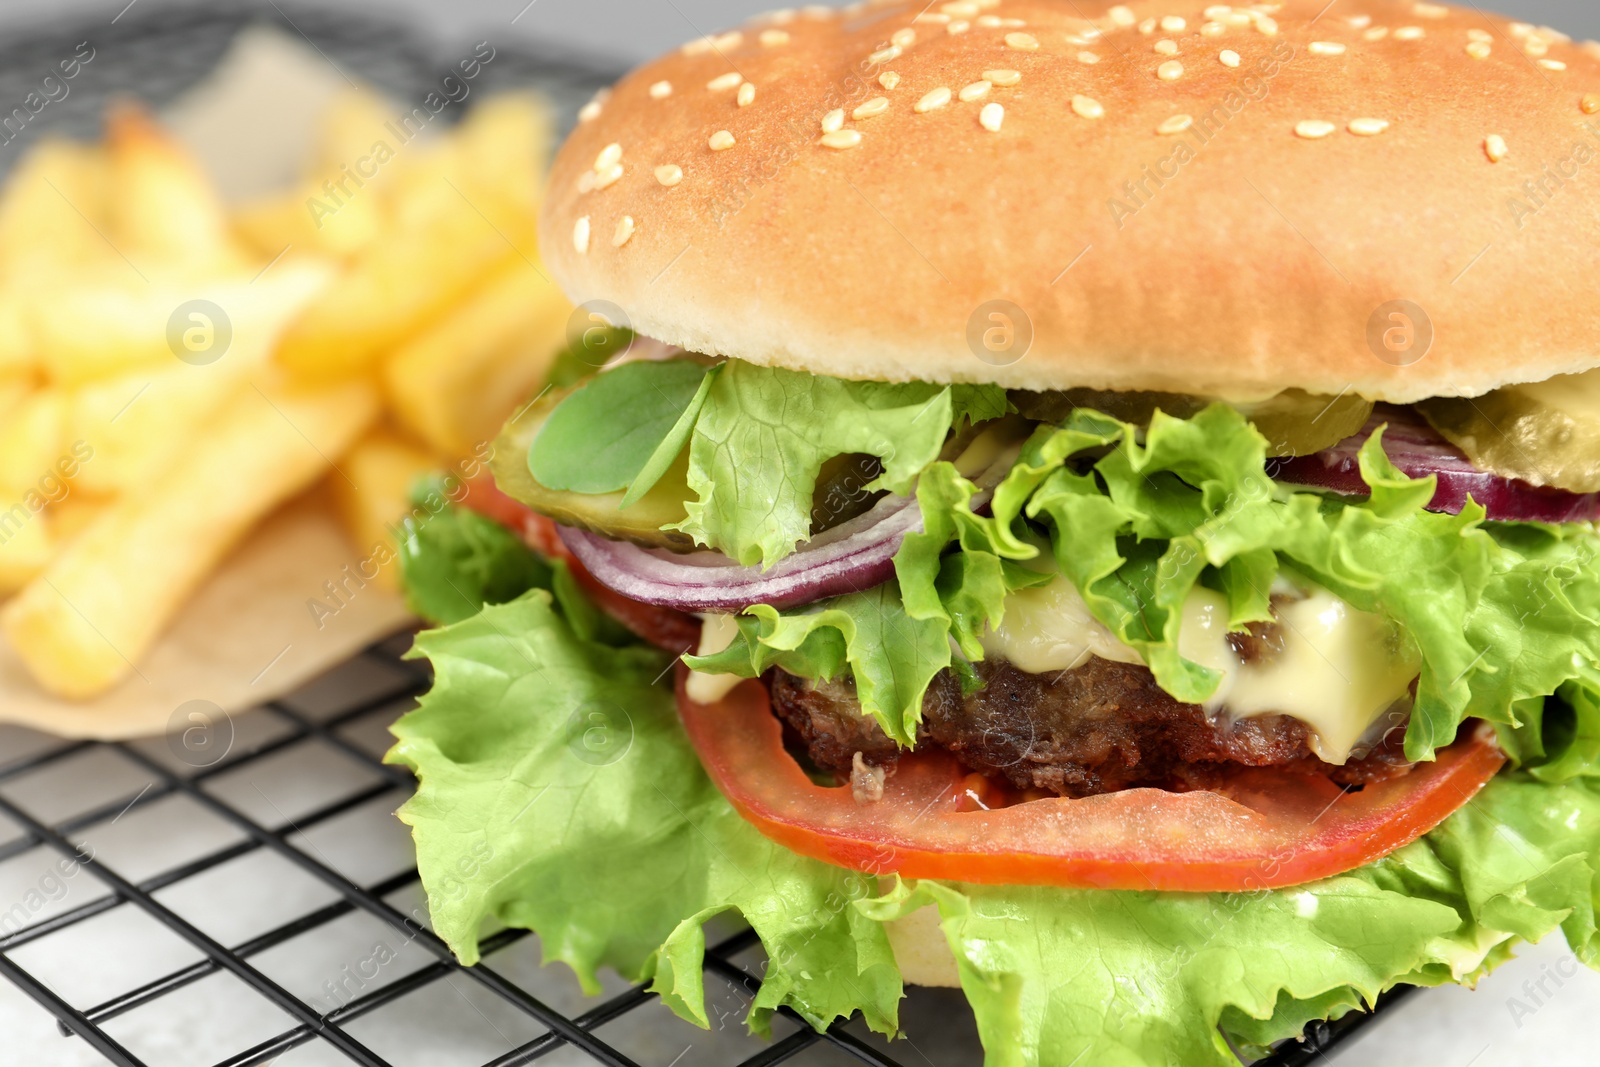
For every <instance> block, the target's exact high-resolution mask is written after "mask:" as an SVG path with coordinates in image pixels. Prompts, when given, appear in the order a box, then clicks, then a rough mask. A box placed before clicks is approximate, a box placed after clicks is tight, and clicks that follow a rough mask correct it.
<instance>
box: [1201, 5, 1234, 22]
mask: <svg viewBox="0 0 1600 1067" xmlns="http://www.w3.org/2000/svg"><path fill="white" fill-rule="evenodd" d="M1205 14H1206V18H1208V19H1225V18H1227V17H1228V16H1229V15H1231V14H1233V5H1231V4H1212V5H1211V6H1210V7H1208V8H1206V12H1205Z"/></svg>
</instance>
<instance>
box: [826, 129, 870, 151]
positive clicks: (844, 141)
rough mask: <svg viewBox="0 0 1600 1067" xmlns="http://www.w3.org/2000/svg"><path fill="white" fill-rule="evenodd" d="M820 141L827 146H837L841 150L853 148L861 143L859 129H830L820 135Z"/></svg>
mask: <svg viewBox="0 0 1600 1067" xmlns="http://www.w3.org/2000/svg"><path fill="white" fill-rule="evenodd" d="M821 143H822V144H823V145H825V146H827V147H828V148H837V149H840V150H841V151H842V150H844V149H846V148H854V147H855V146H856V145H858V144H860V143H861V131H860V130H831V131H829V132H828V133H825V134H823V135H822V142H821Z"/></svg>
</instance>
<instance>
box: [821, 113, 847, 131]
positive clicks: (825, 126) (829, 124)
mask: <svg viewBox="0 0 1600 1067" xmlns="http://www.w3.org/2000/svg"><path fill="white" fill-rule="evenodd" d="M843 126H844V108H842V107H836V108H834V109H833V110H832V111H830V112H828V113H827V114H826V115H824V116H822V132H823V133H832V132H833V131H834V130H837V129H841V128H842V127H843Z"/></svg>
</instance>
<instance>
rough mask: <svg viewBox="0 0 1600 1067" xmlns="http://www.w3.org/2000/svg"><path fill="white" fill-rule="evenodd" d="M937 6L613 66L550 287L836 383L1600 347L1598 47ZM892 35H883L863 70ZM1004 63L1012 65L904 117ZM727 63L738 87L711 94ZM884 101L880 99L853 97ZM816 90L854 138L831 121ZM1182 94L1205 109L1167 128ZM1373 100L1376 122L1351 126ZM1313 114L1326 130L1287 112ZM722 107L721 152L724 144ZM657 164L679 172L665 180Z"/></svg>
mask: <svg viewBox="0 0 1600 1067" xmlns="http://www.w3.org/2000/svg"><path fill="white" fill-rule="evenodd" d="M920 8H921V5H920V4H913V5H907V4H901V3H886V4H877V5H871V6H866V7H860V8H856V9H851V10H847V11H846V12H844V13H842V14H838V13H826V12H813V11H802V12H800V13H799V14H797V15H792V16H785V15H783V14H782V13H780V14H779V15H778V16H777V17H776V18H774V17H771V16H769V17H767V18H764V19H759V20H757V21H755V22H753V23H751V24H750V25H748V26H746V27H744V28H743V30H742V32H739V33H736V34H729V35H725V36H723V37H721V38H718V39H716V41H715V42H714V44H713V45H712V46H710V47H707V46H705V45H704V44H702V45H700V46H693V45H691V46H689V48H688V52H687V53H686V52H685V51H675V52H673V53H672V54H670V55H667V56H665V57H663V58H661V59H658V60H656V61H654V62H652V63H650V64H648V65H646V66H644V67H642V68H640V69H639V70H637V71H635V72H634V73H632V74H630V75H629V76H628V77H626V78H624V79H623V80H622V81H621V82H620V83H618V85H617V86H616V88H615V90H614V91H613V92H612V93H611V94H610V95H609V97H607V98H606V99H605V100H604V102H603V104H597V105H591V107H590V108H589V109H588V117H587V119H586V120H585V121H583V122H580V124H579V126H578V128H577V130H576V131H575V132H574V133H573V135H572V137H571V138H570V140H568V142H567V143H566V145H565V147H564V148H563V149H562V150H561V152H560V154H559V156H558V158H557V160H556V162H555V165H554V168H553V171H552V187H551V190H550V192H549V195H548V201H547V205H546V208H545V214H544V220H543V235H542V241H543V254H544V255H545V257H546V259H547V261H548V263H549V265H550V268H551V269H552V270H553V271H554V273H555V275H556V277H557V279H558V280H559V281H560V282H561V283H562V284H563V285H564V286H565V287H566V289H567V291H568V292H569V294H570V295H571V296H572V297H573V299H574V300H576V301H580V302H581V301H588V300H592V299H597V298H599V299H605V300H609V301H613V302H615V303H616V304H618V305H620V306H621V307H622V308H623V309H624V310H625V311H626V313H627V314H628V316H630V318H631V320H632V323H633V325H634V327H635V328H636V329H637V330H639V331H640V332H641V333H644V334H646V335H649V336H652V337H656V338H659V339H661V340H664V341H667V342H670V343H674V344H681V345H683V346H684V347H686V348H690V349H695V350H699V351H702V352H708V353H714V354H721V355H727V356H734V357H738V358H740V359H745V360H750V361H752V362H755V363H763V364H773V365H778V366H785V367H793V368H798V369H802V370H807V371H813V372H817V373H824V374H832V375H839V376H844V377H853V378H875V379H885V380H904V379H909V378H919V379H928V380H937V381H993V382H998V383H1001V384H1004V385H1007V386H1015V387H1023V388H1036V389H1047V388H1066V387H1072V386H1088V387H1094V388H1110V389H1154V390H1171V391H1183V392H1190V393H1200V394H1207V395H1214V396H1221V397H1226V398H1231V399H1249V398H1252V397H1258V396H1262V395H1266V394H1271V393H1274V392H1277V391H1278V390H1280V389H1283V388H1286V387H1291V386H1292V387H1299V388H1302V389H1306V390H1309V391H1311V392H1316V393H1326V394H1333V393H1339V392H1342V391H1345V390H1349V391H1353V392H1355V393H1358V394H1361V395H1364V396H1367V397H1369V398H1373V399H1384V400H1392V401H1401V402H1404V401H1410V400H1414V399H1418V398H1421V397H1425V396H1433V395H1472V394H1478V393H1482V392H1485V391H1487V390H1489V389H1492V388H1494V387H1496V386H1498V385H1501V384H1503V383H1507V382H1515V381H1532V380H1540V379H1544V378H1547V377H1550V376H1552V375H1554V374H1559V373H1564V372H1570V371H1578V370H1584V369H1588V368H1590V367H1593V366H1596V365H1597V364H1600V343H1597V342H1600V298H1597V296H1596V291H1597V290H1596V284H1595V279H1596V273H1595V267H1596V266H1597V263H1600V114H1596V115H1591V114H1589V113H1588V110H1586V108H1587V109H1589V110H1600V96H1595V97H1593V98H1592V99H1590V100H1587V101H1586V100H1585V97H1586V95H1587V94H1591V93H1596V94H1600V59H1597V58H1596V55H1597V52H1600V47H1597V46H1594V45H1592V44H1577V43H1573V42H1570V41H1567V40H1565V39H1564V38H1562V37H1560V36H1559V35H1557V34H1556V33H1555V31H1550V30H1536V29H1534V28H1533V27H1526V26H1518V25H1516V24H1513V23H1510V22H1507V21H1506V20H1504V19H1502V18H1499V17H1498V16H1485V15H1480V14H1479V13H1478V12H1476V11H1474V10H1472V9H1470V8H1455V7H1446V6H1443V5H1438V4H1428V3H1414V2H1412V0H1404V2H1400V0H1345V2H1344V3H1340V4H1338V5H1337V6H1334V7H1331V8H1330V7H1328V5H1327V0H1290V2H1288V3H1285V4H1282V5H1281V6H1280V5H1258V7H1257V10H1255V11H1249V10H1247V9H1245V8H1237V9H1224V8H1221V7H1219V6H1215V5H1211V6H1209V10H1210V12H1211V13H1210V15H1209V16H1208V14H1207V11H1208V5H1206V4H1203V3H1200V2H1198V0H1158V2H1134V3H1130V4H1128V5H1127V6H1126V8H1121V9H1109V11H1108V8H1109V5H1104V4H1103V3H1102V4H1099V5H1093V6H1091V5H1088V4H1084V5H1078V4H1066V3H1059V2H1049V0H1044V2H1041V0H1003V2H1001V3H992V0H982V2H981V3H961V2H959V0H958V2H957V3H955V4H949V3H945V4H939V3H935V4H934V5H933V6H932V7H931V8H929V9H928V14H927V15H924V16H923V17H922V18H921V19H919V20H918V21H915V22H913V21H912V19H913V16H914V15H915V14H916V12H917V11H918V10H920ZM1080 10H1081V11H1083V12H1086V13H1087V14H1089V15H1091V16H1094V18H1095V21H1094V22H1086V21H1084V20H1083V19H1082V18H1080V17H1078V15H1077V12H1078V11H1080ZM1130 10H1131V13H1132V16H1133V19H1134V23H1135V24H1134V25H1132V26H1123V25H1119V20H1120V21H1121V22H1126V21H1127V19H1128V12H1129V11H1130ZM1268 10H1271V11H1273V12H1274V13H1272V14H1270V15H1264V14H1263V13H1264V12H1266V11H1268ZM1324 10H1325V11H1326V13H1325V14H1323V15H1322V17H1321V18H1320V19H1317V18H1316V16H1317V15H1318V13H1319V12H1323V11H1324ZM1149 19H1157V20H1161V19H1166V24H1165V26H1163V25H1161V23H1160V22H1157V23H1156V24H1155V25H1154V26H1152V24H1151V23H1150V22H1148V21H1144V20H1149ZM1178 19H1181V20H1182V22H1183V26H1182V27H1181V28H1179V25H1178V21H1177V20H1178ZM1368 19H1370V21H1368ZM940 20H945V21H940ZM1012 20H1019V21H1020V23H1021V24H1020V25H1018V24H1017V22H1016V21H1012ZM997 21H998V22H999V23H1000V24H999V25H996V22H997ZM1239 21H1244V22H1246V23H1248V24H1247V25H1233V24H1231V23H1235V22H1239ZM960 22H966V23H968V24H969V25H968V28H967V29H966V30H965V31H964V32H960V33H958V34H952V33H951V32H950V31H951V30H952V29H954V28H955V27H956V25H957V24H958V23H960ZM1141 22H1142V23H1143V24H1142V25H1141V24H1140V23H1141ZM1208 23H1211V25H1208ZM1147 27H1149V28H1150V30H1149V32H1145V29H1146V28H1147ZM905 29H911V30H913V31H914V32H915V40H914V41H912V42H911V43H909V44H906V45H905V46H904V47H903V48H902V49H901V54H899V55H894V56H891V57H887V58H883V57H880V58H879V60H878V61H877V62H873V61H872V60H871V59H869V56H870V55H871V54H872V53H873V52H874V50H876V49H878V48H880V47H882V46H885V45H887V44H889V42H890V39H891V35H892V34H894V33H895V32H896V31H900V30H905ZM1380 30H1381V31H1384V32H1383V34H1382V36H1379V31H1380ZM763 31H767V32H766V33H765V37H763ZM1219 31H1220V32H1219ZM1097 34H1098V36H1096V35H1097ZM1008 35H1013V36H1011V38H1010V40H1011V42H1012V43H1011V44H1008V43H1007V38H1008ZM1015 35H1026V37H1023V36H1015ZM902 39H903V38H902ZM1029 39H1032V40H1034V41H1036V42H1037V48H1036V49H1035V50H1026V49H1027V47H1028V44H1029ZM1162 41H1170V42H1172V44H1173V45H1176V47H1177V49H1178V52H1177V54H1176V55H1169V54H1163V53H1161V52H1159V51H1157V49H1158V47H1160V48H1168V47H1169V46H1167V45H1161V44H1160V42H1162ZM1015 45H1021V46H1022V48H1021V49H1019V48H1018V47H1015ZM1224 50H1228V51H1230V52H1232V53H1236V54H1237V56H1238V57H1239V66H1238V67H1236V68H1235V67H1230V66H1227V65H1225V64H1224V61H1223V59H1224V57H1223V53H1224ZM1474 52H1475V53H1478V54H1479V55H1482V56H1483V58H1475V57H1474V55H1473V54H1472V53H1474ZM1091 56H1092V57H1097V60H1096V59H1090V57H1091ZM1169 62H1171V63H1177V64H1181V67H1182V72H1181V73H1176V68H1169V73H1174V74H1176V76H1175V77H1174V78H1172V79H1171V80H1168V79H1165V78H1163V77H1162V76H1160V74H1159V73H1158V71H1159V70H1160V68H1161V67H1162V65H1163V64H1166V63H1169ZM993 70H1012V71H1017V72H1020V74H1021V79H1020V81H1018V82H1016V83H1015V84H1014V85H1001V84H996V85H994V86H993V87H992V88H990V89H989V90H988V91H987V95H986V96H983V97H982V98H980V99H974V100H969V101H962V100H960V99H959V98H958V97H953V98H952V99H951V100H950V102H949V103H947V104H945V105H944V106H942V107H938V108H936V109H933V110H929V111H925V112H918V111H917V110H915V106H916V105H917V104H918V102H919V101H920V100H922V99H923V97H924V96H925V94H928V93H929V92H931V91H933V90H936V89H938V88H940V87H945V88H948V89H949V90H950V91H951V92H952V93H957V94H958V93H959V92H960V90H961V89H962V88H963V87H965V86H969V85H971V84H973V83H975V82H979V81H980V80H981V79H983V77H984V74H985V72H986V71H993ZM885 72H893V73H894V74H897V75H898V76H899V81H898V84H897V85H896V86H895V87H894V88H892V89H888V88H884V87H883V86H882V85H881V84H880V82H879V76H880V75H882V74H884V73H885ZM721 76H726V78H725V80H726V82H732V81H734V80H735V79H742V81H744V82H748V83H749V84H751V85H753V86H754V99H753V100H750V101H749V102H748V103H747V104H745V105H744V106H741V104H740V103H739V99H740V97H739V90H738V89H737V88H735V87H733V86H732V85H726V86H723V87H718V88H711V87H709V86H708V83H711V82H712V79H716V78H719V77H721ZM891 80H892V79H891ZM658 82H666V83H669V84H670V86H671V91H670V93H664V92H663V90H662V89H660V88H656V89H654V91H652V87H653V86H655V85H656V83H658ZM745 92H746V93H748V92H750V90H745ZM1075 96H1083V97H1088V98H1090V99H1091V100H1092V101H1093V103H1094V104H1098V105H1099V107H1100V108H1103V112H1104V113H1103V116H1102V117H1099V118H1090V117H1085V116H1084V115H1083V114H1080V113H1079V112H1080V110H1081V111H1087V112H1090V113H1092V112H1093V111H1094V110H1095V107H1094V106H1093V104H1091V103H1084V102H1082V101H1080V102H1078V109H1079V110H1075V109H1074V97H1075ZM877 97H883V98H885V99H886V101H887V106H886V108H885V109H884V110H883V111H882V112H881V113H879V114H877V115H872V116H866V117H861V118H855V117H853V116H852V112H853V111H854V110H855V109H856V108H857V107H859V106H861V105H863V104H868V102H869V101H872V100H873V99H874V98H877ZM986 104H999V105H1000V106H1001V108H1003V111H1004V114H1003V119H1002V121H1001V123H1000V125H999V129H998V131H996V132H991V131H990V130H989V129H987V128H986V127H985V126H984V125H982V124H981V121H980V117H981V116H982V115H983V114H984V112H983V111H982V110H981V109H983V108H984V105H986ZM835 108H843V109H844V123H843V129H844V130H846V131H857V132H858V133H859V135H860V142H859V144H858V145H856V146H855V147H847V148H831V147H827V146H825V145H823V144H821V143H819V139H820V137H821V134H822V125H821V124H822V120H823V118H824V116H825V115H826V114H827V113H828V112H830V111H831V110H833V109H835ZM1179 115H1188V116H1191V117H1192V118H1193V120H1194V121H1195V125H1194V126H1193V127H1191V128H1190V129H1188V130H1185V131H1183V132H1178V133H1169V134H1162V133H1158V132H1157V128H1158V127H1159V126H1161V125H1162V124H1163V123H1164V122H1167V120H1170V119H1172V118H1173V117H1174V116H1179ZM990 117H991V119H992V117H993V112H992V110H991V112H990ZM1357 119H1381V120H1386V121H1387V122H1388V123H1389V124H1390V125H1389V126H1388V128H1387V129H1386V130H1384V131H1383V132H1381V133H1376V134H1374V135H1368V136H1360V135H1357V134H1356V133H1353V132H1349V130H1348V128H1347V127H1348V126H1349V124H1350V123H1351V122H1352V120H1357ZM1308 121H1314V122H1325V123H1330V124H1332V126H1333V130H1332V132H1331V133H1329V134H1327V135H1326V136H1322V137H1308V136H1303V135H1302V134H1305V133H1315V132H1317V131H1316V130H1315V128H1313V127H1301V124H1302V123H1306V122H1308ZM1297 127H1301V129H1300V132H1297ZM717 131H727V132H728V133H730V134H731V135H732V137H733V140H734V144H733V146H732V147H730V148H727V149H725V150H722V151H715V150H713V149H712V148H711V147H710V139H711V137H712V135H713V134H714V133H716V132H717ZM1490 135H1496V136H1497V137H1498V138H1503V139H1504V145H1505V147H1506V149H1507V153H1506V154H1505V155H1504V157H1503V158H1501V159H1500V160H1499V161H1498V162H1495V161H1492V160H1491V158H1490V157H1491V155H1496V154H1499V153H1498V151H1497V148H1496V146H1492V145H1491V144H1490V143H1489V142H1490ZM846 136H848V135H846ZM613 143H614V144H617V145H620V147H621V152H622V154H621V159H620V166H621V173H620V177H616V178H615V180H614V181H611V182H610V184H606V183H607V181H608V179H610V178H612V177H613V176H614V172H613V174H599V173H598V172H597V171H596V170H595V164H596V161H597V157H598V156H599V155H600V153H601V152H602V150H603V149H605V148H606V147H607V146H608V145H611V144H613ZM669 164H670V165H675V166H677V167H680V168H681V169H682V180H681V181H680V182H679V183H678V184H676V185H674V186H671V187H668V186H665V185H663V184H662V183H660V182H659V181H658V180H657V178H656V176H655V170H656V168H658V167H661V166H664V165H669ZM586 174H587V175H589V177H585V175H586ZM597 174H598V177H599V180H598V181H596V175H597ZM1163 175H1165V176H1163ZM1539 183H1542V185H1543V188H1542V189H1541V188H1540V187H1539ZM597 184H598V185H601V186H602V187H601V188H595V187H594V186H595V185H597ZM623 216H629V217H631V219H632V220H633V226H634V229H633V232H632V235H631V237H630V238H629V239H628V240H627V241H626V242H625V243H623V244H621V245H620V246H618V245H616V244H615V243H614V241H615V238H616V236H618V225H619V222H620V220H621V219H622V218H623ZM580 217H584V218H587V219H588V220H589V222H588V225H589V229H590V237H589V240H588V243H587V244H588V246H587V250H586V251H583V252H580V251H579V250H578V248H577V244H578V242H577V241H576V240H575V227H576V226H577V223H578V220H579V218H580ZM992 299H1004V300H1009V301H1012V302H1014V303H1015V304H1016V305H1018V306H1020V308H1022V309H1023V310H1024V311H1025V313H1026V314H1027V316H1028V317H1029V318H1030V319H1031V322H1032V326H1033V330H1034V340H1033V343H1032V347H1031V349H1030V350H1029V351H1028V352H1027V354H1026V355H1025V356H1024V357H1023V358H1021V359H1020V360H1017V361H1016V362H1012V363H1009V364H1008V365H996V364H997V363H1003V362H1004V358H1003V357H1000V358H996V359H992V360H989V361H985V360H982V359H979V358H978V357H977V356H975V355H974V353H973V350H972V348H971V346H969V343H968V326H969V319H970V318H972V316H973V313H974V311H975V310H976V309H977V308H978V306H979V305H980V304H982V303H984V302H985V301H989V300H992ZM1394 300H1410V301H1414V302H1415V303H1416V304H1417V305H1420V306H1421V308H1422V309H1423V310H1424V311H1425V312H1426V314H1427V316H1428V317H1429V319H1430V320H1431V322H1432V325H1433V329H1434V341H1433V344H1432V348H1431V350H1430V351H1429V352H1428V353H1427V355H1426V356H1424V357H1423V358H1421V359H1420V360H1418V361H1416V362H1412V363H1410V365H1406V366H1401V365H1398V364H1401V363H1406V362H1407V361H1408V359H1410V358H1411V357H1414V356H1415V355H1416V353H1417V351H1418V349H1417V347H1416V344H1415V342H1413V344H1412V347H1411V349H1410V351H1409V353H1408V352H1406V351H1401V352H1399V353H1395V354H1390V355H1389V356H1388V358H1387V359H1385V358H1379V356H1378V355H1377V354H1375V352H1379V351H1384V349H1383V345H1382V343H1381V341H1380V340H1379V339H1381V337H1382V335H1383V333H1384V331H1385V330H1386V329H1387V328H1388V327H1389V326H1391V325H1393V324H1398V323H1392V322H1391V321H1390V320H1386V319H1384V318H1383V317H1382V316H1379V317H1378V319H1377V321H1378V322H1379V323H1380V325H1379V327H1378V328H1377V329H1376V330H1373V331H1371V333H1372V336H1373V338H1374V340H1373V341H1370V342H1369V324H1370V323H1372V322H1373V320H1374V312H1375V311H1376V310H1377V309H1378V308H1379V307H1380V306H1382V305H1385V304H1386V303H1388V302H1390V301H1394ZM985 325H986V324H985ZM980 332H981V331H980ZM1391 339H1392V340H1393V341H1394V342H1395V343H1396V344H1398V345H1400V346H1402V348H1403V346H1404V344H1405V340H1404V337H1403V336H1402V335H1400V334H1394V335H1391Z"/></svg>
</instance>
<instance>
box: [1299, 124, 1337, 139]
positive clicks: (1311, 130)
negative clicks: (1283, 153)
mask: <svg viewBox="0 0 1600 1067" xmlns="http://www.w3.org/2000/svg"><path fill="white" fill-rule="evenodd" d="M1336 129H1338V127H1337V126H1335V125H1334V124H1333V123H1331V122H1324V121H1322V120H1321V119H1306V120H1304V121H1302V122H1297V123H1295V127H1294V135H1295V136H1296V137H1304V138H1305V139H1306V140H1308V141H1320V140H1321V139H1322V138H1324V137H1326V136H1328V135H1329V134H1330V133H1332V132H1333V131H1334V130H1336Z"/></svg>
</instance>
